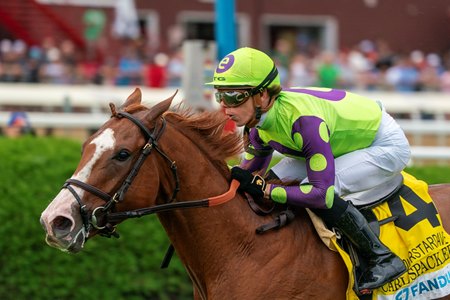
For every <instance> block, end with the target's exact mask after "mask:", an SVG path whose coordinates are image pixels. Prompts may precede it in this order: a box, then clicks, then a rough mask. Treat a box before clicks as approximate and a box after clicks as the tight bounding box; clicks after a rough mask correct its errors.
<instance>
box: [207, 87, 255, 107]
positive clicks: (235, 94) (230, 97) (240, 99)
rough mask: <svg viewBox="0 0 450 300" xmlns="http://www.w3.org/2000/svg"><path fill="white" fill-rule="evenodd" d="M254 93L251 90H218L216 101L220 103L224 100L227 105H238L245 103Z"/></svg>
mask: <svg viewBox="0 0 450 300" xmlns="http://www.w3.org/2000/svg"><path fill="white" fill-rule="evenodd" d="M252 95H253V93H252V91H251V90H237V91H236V90H235V91H226V92H216V94H215V96H216V101H217V103H219V104H220V102H222V101H223V103H224V105H225V106H227V107H236V106H239V105H241V104H243V103H244V102H245V101H247V99H248V98H250V97H251V96H252Z"/></svg>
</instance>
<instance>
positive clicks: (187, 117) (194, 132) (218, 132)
mask: <svg viewBox="0 0 450 300" xmlns="http://www.w3.org/2000/svg"><path fill="white" fill-rule="evenodd" d="M164 117H165V118H166V119H167V121H168V122H170V123H171V124H173V125H174V126H175V127H176V128H177V129H178V130H179V131H180V132H182V133H183V134H184V135H185V136H186V137H188V138H189V139H190V140H191V141H192V142H193V143H194V144H195V145H197V146H198V147H199V149H200V150H201V151H202V152H203V153H204V154H205V155H207V156H208V157H209V158H210V160H211V161H213V162H214V163H215V164H216V165H217V166H219V167H225V168H226V169H228V167H227V165H226V163H224V162H225V160H226V159H229V158H231V157H234V156H237V155H239V154H240V153H242V151H243V142H242V138H241V136H240V135H239V134H238V133H226V132H224V130H223V129H224V126H225V123H226V121H227V118H226V116H225V115H224V114H223V113H222V112H221V111H214V112H207V111H205V112H201V113H193V112H192V110H191V109H180V108H178V109H177V110H175V111H171V112H166V113H164Z"/></svg>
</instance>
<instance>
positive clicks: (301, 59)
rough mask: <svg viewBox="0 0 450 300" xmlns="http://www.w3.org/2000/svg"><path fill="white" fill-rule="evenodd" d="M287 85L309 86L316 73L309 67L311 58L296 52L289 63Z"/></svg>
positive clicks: (312, 82) (313, 80)
mask: <svg viewBox="0 0 450 300" xmlns="http://www.w3.org/2000/svg"><path fill="white" fill-rule="evenodd" d="M289 74H290V77H289V83H288V86H311V85H313V84H314V82H315V80H316V75H315V74H314V71H313V70H312V67H311V60H309V59H308V58H307V57H306V55H304V54H302V53H298V54H296V55H295V56H294V57H293V59H292V62H291V63H290V65H289Z"/></svg>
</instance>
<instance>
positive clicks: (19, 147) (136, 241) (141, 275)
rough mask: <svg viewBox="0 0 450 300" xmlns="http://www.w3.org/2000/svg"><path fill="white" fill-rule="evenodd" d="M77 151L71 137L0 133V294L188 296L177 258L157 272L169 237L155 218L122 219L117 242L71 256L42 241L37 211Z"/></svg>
mask: <svg viewBox="0 0 450 300" xmlns="http://www.w3.org/2000/svg"><path fill="white" fill-rule="evenodd" d="M80 150H81V144H80V143H78V142H76V141H72V140H65V139H55V138H33V137H23V138H19V139H7V138H0V157H2V158H1V159H0V165H1V173H0V195H1V196H2V197H1V198H2V199H1V201H0V220H2V226H0V253H1V255H0V299H5V300H8V299H45V300H48V299H71V300H72V299H74V300H75V299H174V298H176V299H192V287H191V283H190V281H189V279H188V277H187V275H186V272H185V270H184V268H183V266H182V265H181V263H180V261H179V260H178V259H177V258H176V257H174V259H173V261H172V263H171V265H170V267H169V268H168V269H166V270H160V269H159V264H160V262H161V260H162V258H163V256H164V253H165V250H166V248H167V246H168V245H169V241H168V239H167V236H166V234H165V232H164V230H163V228H162V226H161V225H160V224H159V222H158V220H157V218H156V216H148V217H144V218H142V219H138V220H128V221H126V222H124V223H123V224H121V225H120V226H119V233H120V234H121V238H120V239H107V238H102V237H96V238H93V239H91V240H89V241H88V242H87V244H86V246H85V248H84V250H83V251H82V252H80V253H78V254H75V255H73V254H67V253H63V252H61V251H58V250H56V249H54V248H51V247H49V246H47V245H46V243H45V241H44V231H43V229H42V228H41V225H40V224H39V218H40V214H41V212H42V211H43V210H44V209H45V207H46V206H47V205H48V203H49V202H50V201H51V199H53V197H54V196H55V195H56V194H57V193H58V192H59V190H60V188H61V186H62V184H63V183H64V181H65V180H66V179H67V178H69V177H70V176H71V175H72V173H73V172H74V170H75V168H76V165H77V164H78V161H79V158H80Z"/></svg>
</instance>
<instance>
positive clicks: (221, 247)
mask: <svg viewBox="0 0 450 300" xmlns="http://www.w3.org/2000/svg"><path fill="white" fill-rule="evenodd" d="M173 134H175V133H172V135H173ZM168 136H169V135H168ZM171 142H172V143H171V147H166V148H165V149H164V151H166V152H167V155H168V156H169V157H170V158H171V160H173V161H176V163H177V170H178V171H177V172H178V176H179V183H180V191H179V193H178V195H177V199H176V201H178V202H181V201H190V200H200V199H205V198H208V197H212V196H217V195H220V194H222V193H224V192H226V191H227V190H228V189H229V185H230V181H229V179H228V178H227V176H229V175H228V174H224V173H223V170H221V169H220V168H219V167H218V166H217V165H216V164H214V163H213V162H212V161H211V160H210V158H209V157H208V155H206V153H204V152H203V151H202V150H201V149H199V148H197V146H196V144H195V142H193V141H192V140H190V139H188V138H186V137H184V136H175V138H174V137H172V139H171ZM161 145H163V142H161ZM160 163H161V164H163V163H165V164H166V165H167V161H166V162H164V161H163V160H161V161H160ZM160 178H164V180H163V179H162V180H161V181H162V182H161V186H163V187H165V188H163V189H164V190H165V192H164V197H167V195H169V194H171V193H172V191H173V187H174V183H173V180H174V179H173V175H172V174H171V172H170V170H169V169H168V168H166V167H160ZM166 199H167V198H166ZM158 217H159V219H160V221H161V223H162V225H163V227H164V228H165V230H166V232H167V234H168V236H169V238H170V240H171V242H172V243H173V245H174V246H175V249H176V251H177V254H178V256H179V257H180V258H181V259H182V261H183V262H184V263H185V265H187V266H189V268H191V269H193V270H196V271H197V270H202V269H205V268H206V266H208V268H207V269H208V270H210V271H213V269H215V268H216V269H217V270H220V269H221V268H223V265H224V264H226V261H227V259H224V258H226V257H232V256H236V255H237V253H236V251H237V249H236V247H238V245H241V246H243V245H244V246H243V247H245V244H248V245H251V244H252V243H253V240H254V238H255V228H256V227H257V221H258V217H257V216H256V215H254V213H253V212H251V210H250V209H249V208H248V205H247V203H245V201H244V200H243V199H242V197H241V196H240V195H239V194H237V195H236V196H235V198H234V199H232V200H230V201H229V202H227V203H225V204H222V205H219V206H216V207H209V208H195V209H187V210H180V211H173V212H168V213H162V214H159V215H158ZM211 266H214V267H211Z"/></svg>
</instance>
